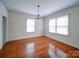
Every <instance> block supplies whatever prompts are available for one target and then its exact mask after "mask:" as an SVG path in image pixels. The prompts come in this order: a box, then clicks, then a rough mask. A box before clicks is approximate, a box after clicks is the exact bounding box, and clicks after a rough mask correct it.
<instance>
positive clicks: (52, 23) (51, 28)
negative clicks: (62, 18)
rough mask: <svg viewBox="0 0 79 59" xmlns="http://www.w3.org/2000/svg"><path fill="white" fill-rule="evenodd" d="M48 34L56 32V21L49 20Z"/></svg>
mask: <svg viewBox="0 0 79 59" xmlns="http://www.w3.org/2000/svg"><path fill="white" fill-rule="evenodd" d="M49 32H52V33H55V32H56V19H50V20H49Z"/></svg>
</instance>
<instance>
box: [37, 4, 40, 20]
mask: <svg viewBox="0 0 79 59" xmlns="http://www.w3.org/2000/svg"><path fill="white" fill-rule="evenodd" d="M39 8H40V5H37V12H38V14H37V19H40V14H39Z"/></svg>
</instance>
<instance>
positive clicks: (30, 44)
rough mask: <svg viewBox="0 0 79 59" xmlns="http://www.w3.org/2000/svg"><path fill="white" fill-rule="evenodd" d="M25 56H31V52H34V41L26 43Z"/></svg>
mask: <svg viewBox="0 0 79 59" xmlns="http://www.w3.org/2000/svg"><path fill="white" fill-rule="evenodd" d="M26 48H27V57H33V54H34V51H35V50H34V43H29V44H28V45H27V47H26Z"/></svg>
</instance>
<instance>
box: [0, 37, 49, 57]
mask: <svg viewBox="0 0 79 59" xmlns="http://www.w3.org/2000/svg"><path fill="white" fill-rule="evenodd" d="M47 50H48V41H47V38H46V37H36V38H29V39H23V40H16V41H10V42H7V43H6V44H5V45H4V47H3V49H2V50H1V52H0V57H4V58H5V57H8V58H10V57H11V58H12V57H15V58H18V57H19V58H24V57H40V58H44V57H45V58H47V57H49V56H48V51H47Z"/></svg>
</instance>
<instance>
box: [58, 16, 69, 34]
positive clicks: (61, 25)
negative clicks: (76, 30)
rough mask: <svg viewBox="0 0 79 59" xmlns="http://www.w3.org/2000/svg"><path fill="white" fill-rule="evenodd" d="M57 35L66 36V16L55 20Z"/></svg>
mask: <svg viewBox="0 0 79 59" xmlns="http://www.w3.org/2000/svg"><path fill="white" fill-rule="evenodd" d="M57 33H59V34H64V35H68V15H66V16H63V17H59V18H57Z"/></svg>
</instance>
